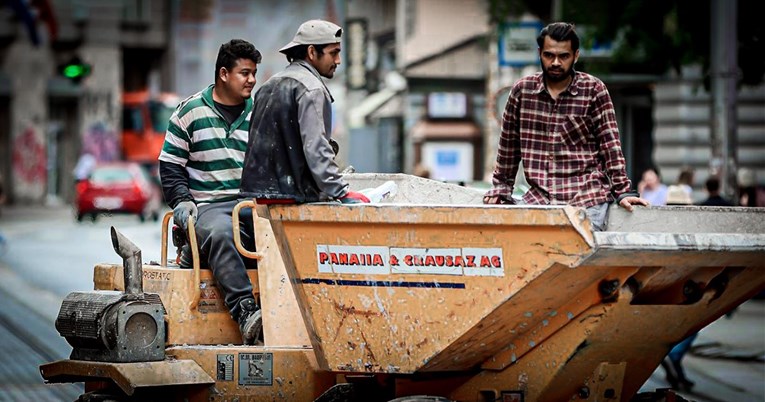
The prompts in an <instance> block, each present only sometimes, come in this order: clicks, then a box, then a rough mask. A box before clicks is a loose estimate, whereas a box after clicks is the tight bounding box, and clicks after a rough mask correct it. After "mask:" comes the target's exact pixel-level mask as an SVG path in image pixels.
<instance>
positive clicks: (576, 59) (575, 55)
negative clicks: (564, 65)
mask: <svg viewBox="0 0 765 402" xmlns="http://www.w3.org/2000/svg"><path fill="white" fill-rule="evenodd" d="M577 61H579V49H576V52H574V64H576V62H577Z"/></svg>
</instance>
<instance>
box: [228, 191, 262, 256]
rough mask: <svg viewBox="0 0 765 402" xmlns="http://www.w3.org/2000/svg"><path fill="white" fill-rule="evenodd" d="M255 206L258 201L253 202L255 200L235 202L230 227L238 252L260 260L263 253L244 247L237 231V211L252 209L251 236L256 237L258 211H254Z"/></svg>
mask: <svg viewBox="0 0 765 402" xmlns="http://www.w3.org/2000/svg"><path fill="white" fill-rule="evenodd" d="M257 206H258V203H257V202H255V200H247V201H240V202H239V203H238V204H236V206H234V210H233V211H232V212H231V221H232V227H233V229H234V245H235V246H236V249H237V251H239V253H240V254H242V255H243V256H245V257H247V258H252V259H254V260H260V259H261V258H263V253H259V252H257V251H256V252H252V251H250V250H247V249H246V248H244V245H242V235H241V234H240V232H239V211H241V210H242V208H250V209H252V238H253V239H255V238H257V236H256V232H255V224H256V223H257V219H258V213H257V212H256V211H255V208H256V207H257Z"/></svg>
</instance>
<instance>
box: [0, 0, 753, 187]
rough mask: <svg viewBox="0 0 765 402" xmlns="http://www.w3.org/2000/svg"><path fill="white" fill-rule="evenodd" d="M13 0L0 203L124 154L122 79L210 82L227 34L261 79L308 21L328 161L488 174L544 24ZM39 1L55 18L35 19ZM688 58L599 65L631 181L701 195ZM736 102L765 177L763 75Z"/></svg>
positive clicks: (341, 6) (3, 34) (423, 2)
mask: <svg viewBox="0 0 765 402" xmlns="http://www.w3.org/2000/svg"><path fill="white" fill-rule="evenodd" d="M563 1H565V0H563ZM11 3H13V4H16V3H18V4H22V5H23V4H29V3H31V4H35V5H36V8H35V7H32V8H31V11H30V13H31V14H30V15H34V16H35V17H36V18H37V20H36V22H34V23H32V24H31V26H33V27H34V28H35V29H34V31H35V32H36V34H37V35H38V38H37V41H36V40H35V39H34V35H32V34H31V31H30V24H28V23H25V22H24V21H25V19H24V14H23V13H20V12H19V11H18V10H17V9H14V8H13V7H10V6H5V7H3V6H0V162H1V163H0V178H2V180H3V181H4V184H5V187H6V190H7V191H8V192H9V193H10V194H9V195H10V196H11V199H12V200H15V201H26V200H30V201H37V202H39V201H44V200H46V199H49V198H50V197H54V198H56V197H57V198H60V199H63V200H70V199H71V196H72V194H71V191H72V189H71V188H72V186H71V185H70V183H71V181H72V176H71V172H72V168H73V167H74V165H75V163H76V161H77V158H78V156H79V155H80V154H81V153H82V151H83V150H85V149H88V150H89V152H96V153H98V155H99V157H100V159H102V160H109V159H110V158H120V157H121V150H120V148H119V143H120V142H119V138H118V137H119V135H120V127H121V124H122V120H123V116H122V115H121V112H120V111H121V101H122V94H123V93H124V92H125V91H135V90H140V89H147V90H149V91H152V92H165V91H169V92H174V93H177V94H178V95H179V96H180V97H181V98H184V97H186V96H189V95H191V94H193V93H194V92H196V91H198V90H200V89H201V88H203V87H205V86H207V85H208V84H210V83H211V82H212V81H213V78H214V75H213V74H214V63H215V57H216V54H217V51H218V47H219V46H220V44H221V43H223V42H225V41H227V40H229V39H231V38H242V39H246V40H249V41H251V42H252V43H254V44H255V46H256V47H257V48H258V49H259V50H260V51H261V53H262V54H263V62H262V63H261V65H260V66H259V71H258V75H257V79H258V84H261V83H263V82H264V81H265V80H266V79H268V78H269V77H270V76H272V75H273V74H275V73H277V72H278V71H280V70H281V69H282V68H284V66H286V64H287V61H286V60H285V58H284V56H283V55H282V54H280V53H278V49H279V48H280V47H281V46H282V45H284V44H285V43H286V42H288V41H289V40H290V39H291V38H292V36H293V35H294V32H295V30H296V28H297V26H298V25H299V24H300V23H301V22H303V21H305V20H308V19H311V18H324V19H328V20H331V21H335V22H337V23H338V24H340V25H342V26H343V27H344V28H345V31H344V44H343V53H342V54H343V65H342V66H341V67H340V68H339V69H338V73H337V74H336V76H335V78H333V79H331V80H327V81H326V82H327V85H328V87H329V89H330V91H331V92H332V94H333V96H334V98H335V103H334V104H333V112H334V116H333V120H334V121H333V136H334V137H335V138H336V139H338V141H339V142H340V144H341V149H340V155H339V160H340V162H341V164H350V165H353V166H354V167H355V168H356V170H357V171H360V172H407V173H413V172H415V171H422V170H423V168H424V169H426V170H428V171H429V172H430V176H431V177H432V178H435V179H442V180H450V181H457V182H469V181H475V180H486V179H488V178H489V177H490V174H491V171H492V168H493V164H494V159H495V156H496V147H497V142H498V137H499V130H500V128H499V122H498V119H497V117H498V116H501V111H502V108H503V107H504V103H505V100H506V96H507V88H508V87H509V86H510V85H512V84H513V83H514V82H515V81H516V80H517V79H519V78H520V77H522V76H524V75H527V74H530V73H533V72H536V71H538V70H539V63H538V56H537V53H536V43H535V37H536V34H537V33H538V31H539V29H540V28H541V27H542V26H543V25H544V24H546V23H547V22H549V21H542V20H540V19H539V18H537V17H535V16H534V15H530V14H523V15H519V16H516V17H511V18H508V19H507V20H506V21H505V22H504V23H500V24H492V23H490V16H489V15H488V10H489V6H488V1H487V0H296V1H290V2H280V1H276V0H249V1H243V0H242V1H240V0H156V1H149V0H48V1H40V0H37V1H34V2H28V1H24V0H11V1H10V2H7V4H11ZM554 3H556V2H554ZM558 3H559V2H558ZM46 4H48V5H50V9H51V10H52V15H53V16H54V19H53V22H54V23H53V24H50V23H49V22H48V21H47V20H46V19H45V18H43V16H44V14H45V13H44V12H41V11H44V8H45V7H44V6H45V5H46ZM41 5H42V7H41ZM28 9H29V8H28ZM51 30H53V31H51ZM582 35H586V32H582ZM608 57H609V50H608V48H592V49H582V57H581V59H580V60H582V61H584V62H585V63H586V61H587V60H597V59H607V58H608ZM74 58H79V59H81V60H82V61H84V62H87V63H88V64H89V65H91V66H92V71H91V73H90V75H89V76H88V77H87V78H85V79H83V80H81V81H80V82H79V83H76V82H72V81H71V80H68V79H66V78H64V77H63V76H62V75H61V73H60V71H59V70H58V67H59V66H60V65H61V64H62V63H66V62H67V61H70V60H72V59H74ZM686 70H687V71H684V73H683V75H682V77H678V76H673V75H671V74H669V73H668V74H667V75H666V76H649V75H609V76H599V77H600V78H601V79H603V80H604V81H605V82H606V84H607V85H608V87H609V91H610V92H611V95H612V98H613V101H614V104H615V108H616V113H617V119H618V120H619V125H620V130H621V135H622V142H623V148H624V151H625V154H626V157H627V163H628V173H629V175H630V177H631V178H632V179H633V181H637V180H639V175H640V173H641V172H642V170H643V169H644V168H645V167H647V166H648V165H650V164H656V165H658V167H659V168H661V170H662V171H663V176H664V179H665V181H666V182H670V183H671V182H673V181H674V180H675V179H676V177H677V174H678V172H679V171H680V169H681V168H682V167H686V166H689V167H692V168H695V170H696V176H695V185H696V188H697V190H698V191H699V192H700V193H701V186H702V183H703V181H704V180H705V178H706V176H707V174H708V172H709V167H710V160H711V155H712V148H711V143H710V141H711V136H712V134H711V125H712V122H713V121H714V119H715V115H714V113H713V112H712V99H711V95H710V94H709V92H708V91H707V90H706V89H704V85H703V79H704V77H703V76H701V73H700V71H694V69H693V67H689V68H687V69H686ZM256 88H257V87H256ZM736 107H737V116H738V130H737V133H738V139H739V141H738V157H739V167H745V168H749V169H750V170H751V171H752V172H754V174H753V175H754V177H755V178H756V180H757V181H758V182H760V184H765V135H763V134H765V113H763V111H764V110H765V87H763V86H760V87H757V88H748V87H744V88H742V89H741V90H740V91H739V92H738V103H737V106H736Z"/></svg>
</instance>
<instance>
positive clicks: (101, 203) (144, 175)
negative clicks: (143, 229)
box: [76, 162, 162, 222]
mask: <svg viewBox="0 0 765 402" xmlns="http://www.w3.org/2000/svg"><path fill="white" fill-rule="evenodd" d="M76 193H77V199H76V208H77V220H78V221H82V219H83V218H84V217H85V216H86V215H89V216H90V219H91V220H93V221H95V220H96V217H97V216H98V214H99V213H109V214H113V213H127V214H137V215H138V219H140V220H141V222H143V221H145V220H146V218H151V219H152V220H154V221H155V222H156V221H157V220H159V214H160V209H161V208H162V193H161V191H160V189H159V186H158V185H157V184H156V183H155V182H154V180H153V179H152V178H151V176H150V175H149V172H148V171H147V170H146V169H145V168H144V167H143V166H141V165H139V164H138V163H135V162H115V163H107V164H101V165H98V166H96V167H95V168H94V169H93V171H92V172H91V173H90V175H89V176H88V178H87V179H86V180H82V181H80V182H79V183H77V191H76Z"/></svg>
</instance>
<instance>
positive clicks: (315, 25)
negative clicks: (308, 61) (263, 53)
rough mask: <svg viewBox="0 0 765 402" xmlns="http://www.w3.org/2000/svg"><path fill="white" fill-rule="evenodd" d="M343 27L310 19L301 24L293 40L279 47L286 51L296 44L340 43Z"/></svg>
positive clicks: (282, 51)
mask: <svg viewBox="0 0 765 402" xmlns="http://www.w3.org/2000/svg"><path fill="white" fill-rule="evenodd" d="M342 35H343V29H342V28H340V27H339V26H337V25H335V24H333V23H331V22H329V21H324V20H310V21H306V22H304V23H303V24H301V25H300V28H298V30H297V33H296V34H295V37H294V38H292V42H290V43H288V44H286V45H285V46H284V47H282V48H281V49H279V52H281V53H284V52H286V51H287V50H289V49H292V48H293V47H295V46H300V45H326V44H329V43H340V40H341V36H342Z"/></svg>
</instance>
